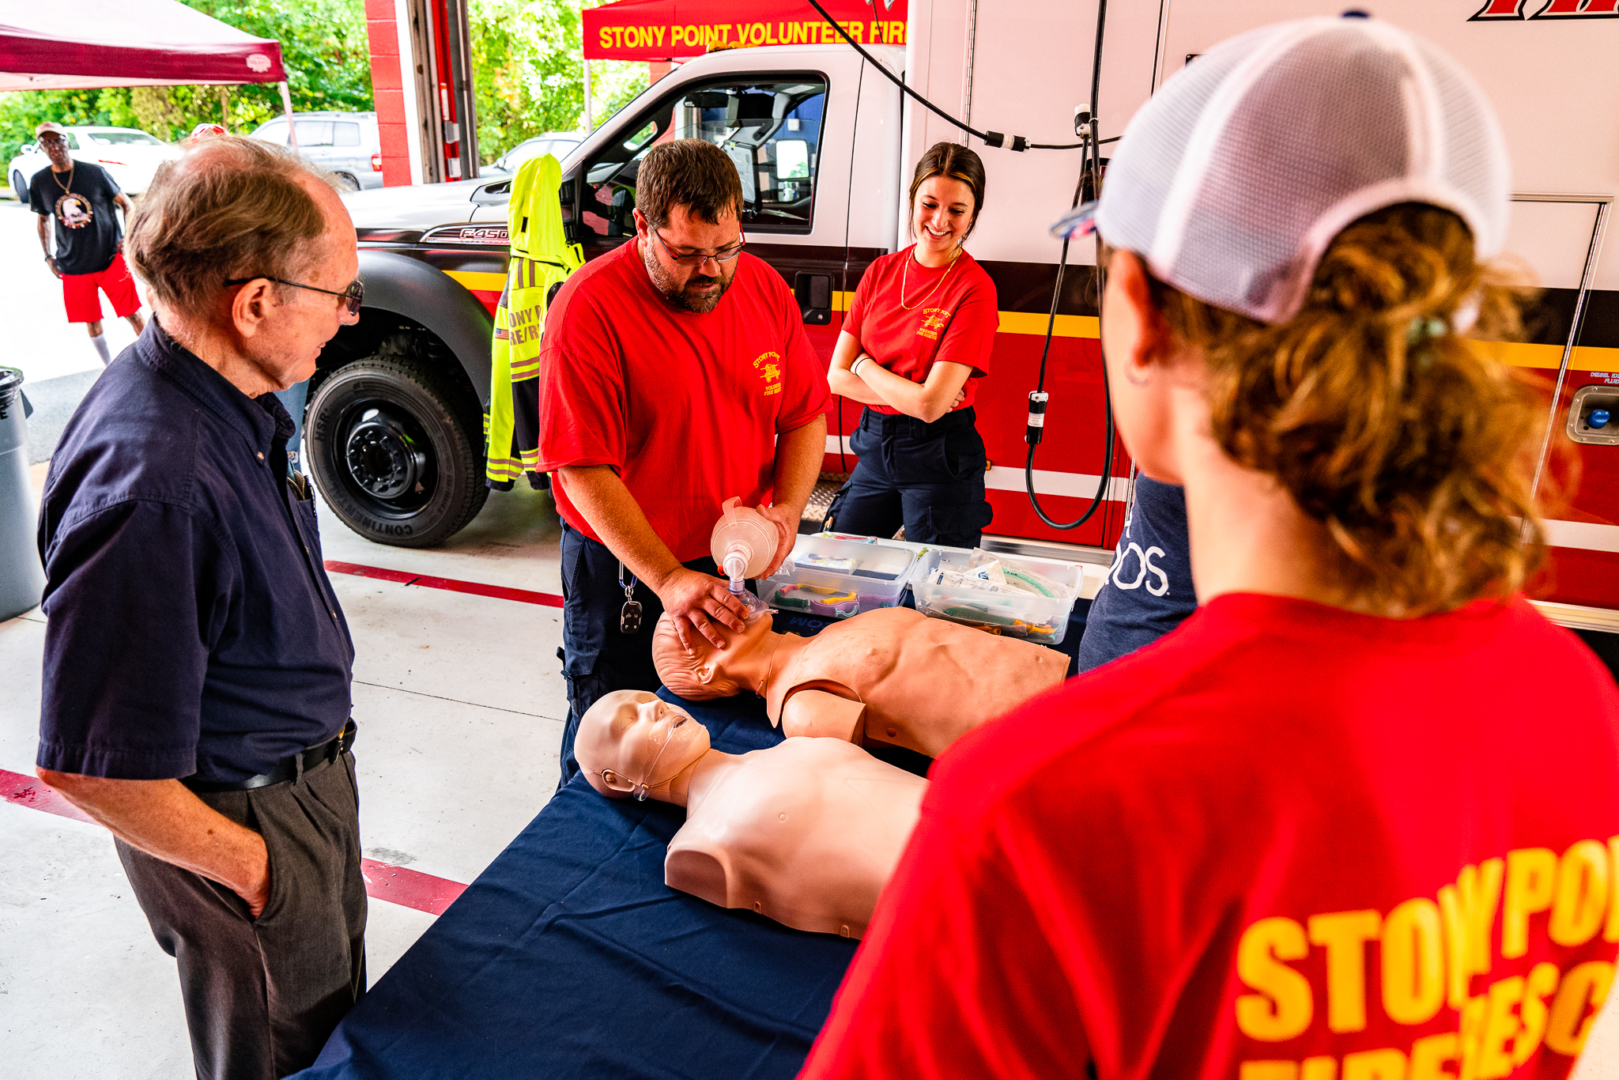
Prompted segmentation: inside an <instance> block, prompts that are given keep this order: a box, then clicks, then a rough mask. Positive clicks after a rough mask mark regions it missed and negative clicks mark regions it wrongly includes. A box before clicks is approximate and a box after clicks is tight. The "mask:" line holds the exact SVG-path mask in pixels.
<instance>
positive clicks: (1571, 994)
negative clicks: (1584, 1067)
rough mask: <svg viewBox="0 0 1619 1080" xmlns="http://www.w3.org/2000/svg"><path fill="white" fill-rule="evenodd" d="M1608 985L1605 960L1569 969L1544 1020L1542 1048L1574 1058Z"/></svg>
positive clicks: (1610, 978)
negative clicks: (1543, 1045)
mask: <svg viewBox="0 0 1619 1080" xmlns="http://www.w3.org/2000/svg"><path fill="white" fill-rule="evenodd" d="M1612 984H1613V965H1612V964H1610V963H1608V962H1607V961H1606V960H1591V961H1588V962H1586V963H1584V964H1580V965H1578V966H1576V967H1574V968H1572V969H1570V970H1569V972H1568V974H1567V975H1564V976H1563V984H1562V985H1561V986H1559V987H1558V988H1557V998H1556V1000H1554V1001H1553V1002H1552V1010H1551V1015H1550V1016H1549V1017H1548V1018H1547V1020H1546V1038H1545V1041H1546V1047H1547V1048H1548V1049H1550V1050H1555V1051H1557V1052H1558V1053H1559V1054H1567V1055H1568V1056H1569V1057H1575V1056H1576V1055H1578V1054H1579V1052H1580V1050H1581V1049H1582V1048H1583V1047H1584V1046H1585V1037H1586V1036H1587V1035H1589V1034H1590V1033H1591V1022H1592V1021H1593V1020H1595V1019H1596V1010H1597V1009H1599V1008H1601V1007H1602V1003H1603V1002H1604V1001H1606V1000H1607V999H1608V987H1609V986H1611V985H1612Z"/></svg>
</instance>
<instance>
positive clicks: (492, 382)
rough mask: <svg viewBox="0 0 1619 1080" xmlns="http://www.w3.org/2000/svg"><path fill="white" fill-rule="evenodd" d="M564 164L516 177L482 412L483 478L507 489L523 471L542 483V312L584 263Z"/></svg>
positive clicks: (544, 160)
mask: <svg viewBox="0 0 1619 1080" xmlns="http://www.w3.org/2000/svg"><path fill="white" fill-rule="evenodd" d="M561 183H562V167H561V166H560V165H559V164H558V163H557V159H556V158H554V157H552V156H551V155H550V154H543V155H541V156H540V157H537V158H531V159H529V160H528V161H525V162H524V163H523V167H522V168H520V169H519V170H518V171H517V177H516V179H514V180H513V181H512V197H511V202H510V203H508V204H507V218H506V233H507V236H508V237H509V240H510V243H511V261H510V262H509V263H508V264H507V266H506V288H505V290H504V291H502V292H501V294H500V306H499V307H497V308H496V309H495V339H494V342H493V347H492V348H491V350H490V352H491V361H492V363H491V370H490V375H489V411H488V412H486V413H485V414H484V432H485V435H486V437H487V446H488V455H489V463H488V467H487V479H486V482H487V483H488V485H489V486H490V487H492V488H496V489H499V490H501V491H506V490H509V489H510V488H511V486H512V484H513V482H514V481H516V479H517V478H518V477H519V476H521V475H522V474H523V473H525V472H526V473H528V474H529V482H530V483H532V484H533V485H534V486H535V487H541V486H543V483H544V480H543V478H542V477H541V476H540V474H539V473H538V472H537V471H536V469H535V467H536V466H537V465H538V464H539V445H540V438H539V421H540V404H539V382H538V377H539V374H540V338H541V335H542V333H543V332H544V330H545V310H546V307H547V305H549V304H550V302H551V299H552V297H554V296H555V295H556V290H557V289H558V288H560V287H561V286H562V283H563V282H564V281H566V280H567V278H568V275H569V274H571V273H573V272H574V271H575V270H577V269H579V267H580V266H582V265H584V261H585V258H584V252H583V250H582V249H581V248H580V247H579V245H578V244H569V243H568V241H567V236H566V234H565V233H564V232H563V228H562V204H561V203H560V202H559V201H558V199H557V188H558V187H559V186H560V185H561Z"/></svg>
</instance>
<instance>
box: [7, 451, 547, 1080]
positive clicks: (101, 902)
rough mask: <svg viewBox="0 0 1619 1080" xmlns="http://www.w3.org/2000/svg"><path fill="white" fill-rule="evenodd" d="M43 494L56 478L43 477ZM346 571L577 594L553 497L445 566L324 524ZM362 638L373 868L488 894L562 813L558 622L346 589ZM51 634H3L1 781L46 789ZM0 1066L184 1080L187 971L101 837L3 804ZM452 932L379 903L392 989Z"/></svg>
mask: <svg viewBox="0 0 1619 1080" xmlns="http://www.w3.org/2000/svg"><path fill="white" fill-rule="evenodd" d="M33 472H34V474H35V476H34V480H35V490H36V491H37V490H38V487H39V484H40V483H41V481H42V480H43V467H42V466H40V467H36V468H35V469H34V470H33ZM320 520H321V529H322V541H323V544H324V546H325V553H326V556H327V558H329V559H333V560H339V561H344V562H351V563H358V564H361V565H367V566H378V567H384V568H388V569H393V570H403V571H409V572H413V573H432V574H434V575H437V576H440V577H449V578H459V579H462V580H469V581H478V582H483V583H487V584H495V585H504V586H508V587H514V588H519V589H525V590H530V591H537V592H546V593H553V594H554V593H558V592H559V591H560V582H559V580H558V577H557V536H558V532H557V521H556V515H555V512H554V510H553V509H552V506H551V502H550V498H549V496H547V495H545V494H543V493H540V492H534V491H529V490H525V489H519V490H516V491H513V492H511V493H508V494H504V495H502V494H495V495H492V496H491V497H490V499H489V502H488V504H487V505H486V507H485V509H484V511H483V513H482V514H481V515H480V516H479V517H478V518H477V520H476V521H474V522H473V523H472V524H471V525H470V526H468V527H467V528H466V529H465V530H464V531H462V532H461V533H460V534H459V535H458V536H456V537H455V538H454V539H453V540H452V541H451V542H450V544H448V545H446V546H445V547H443V548H440V549H437V550H434V551H431V552H415V551H407V550H404V549H401V548H390V547H384V546H381V545H376V544H372V543H370V542H368V541H366V540H363V539H361V538H360V537H358V536H356V535H355V534H354V533H352V532H350V531H349V530H348V529H346V528H344V527H343V526H342V525H341V524H340V523H339V522H338V521H337V520H336V518H335V517H334V516H333V515H332V514H330V513H329V512H327V511H326V508H325V507H324V505H323V506H322V507H321V515H320ZM332 583H333V586H334V587H335V588H336V590H337V594H338V598H339V599H340V600H341V602H342V604H343V609H344V612H345V614H346V615H347V617H348V620H349V625H350V627H351V628H352V630H353V634H354V641H355V651H356V660H355V668H354V676H355V685H354V716H355V719H356V720H357V721H358V723H359V725H360V735H359V739H358V742H357V744H356V746H355V760H356V763H357V765H358V770H359V775H360V785H361V815H360V820H361V834H362V836H363V838H364V840H363V842H364V847H365V853H366V855H367V856H369V857H371V858H374V859H378V860H381V861H383V862H387V863H391V864H394V865H396V866H402V867H406V868H408V869H410V870H413V871H419V872H421V873H425V874H431V875H434V876H436V877H441V878H447V879H450V880H451V881H456V882H462V883H465V882H469V881H471V880H472V879H473V878H475V877H476V876H477V875H478V874H479V873H480V872H481V871H482V870H483V868H484V867H485V866H487V865H488V864H489V862H490V861H491V860H492V859H493V858H494V857H495V855H497V854H498V853H499V852H500V850H501V849H502V848H504V847H505V846H506V844H507V843H508V842H509V841H510V840H511V838H512V837H513V836H515V835H516V834H517V833H518V831H519V830H521V829H522V828H523V826H524V825H526V824H528V822H529V821H530V820H531V819H532V818H533V816H534V815H535V814H536V813H537V812H538V811H539V810H540V808H541V807H542V806H544V805H545V802H546V800H547V799H548V798H549V797H550V795H551V792H552V789H553V788H555V786H556V777H557V748H558V744H559V743H560V741H561V738H562V719H563V717H564V716H565V715H566V707H565V704H564V700H565V699H564V691H563V683H562V677H561V675H560V674H559V673H558V671H559V668H560V664H559V663H558V662H557V660H556V650H557V647H558V646H559V645H560V644H561V643H562V630H561V623H560V615H561V612H560V610H559V609H556V608H551V607H543V606H537V605H534V604H527V603H518V602H514V601H509V600H497V599H491V598H488V597H482V596H470V595H463V594H459V593H454V592H446V591H442V590H436V589H425V588H419V587H414V586H407V585H398V584H392V583H388V582H381V581H375V580H371V579H366V578H361V577H353V576H347V575H341V574H334V575H332ZM44 630H45V623H44V619H43V617H42V616H41V615H40V614H39V613H38V612H37V611H34V612H30V613H28V614H25V615H23V616H21V617H20V618H16V619H12V620H10V621H8V622H3V623H0V672H4V673H5V676H6V684H5V688H4V692H3V693H0V769H4V770H8V771H10V772H12V773H21V774H24V775H32V772H33V762H34V751H35V746H36V741H37V734H38V731H37V729H38V723H39V695H40V656H41V651H42V648H43V642H44ZM0 864H3V865H5V866H6V867H7V873H5V874H4V875H0V1048H3V1050H0V1057H3V1059H4V1061H5V1063H6V1066H7V1070H8V1071H9V1072H12V1073H14V1074H15V1075H23V1074H26V1073H34V1074H38V1075H51V1076H57V1077H62V1078H64V1080H66V1078H73V1077H98V1078H99V1077H112V1076H116V1077H127V1078H132V1080H133V1078H144V1077H154V1078H156V1077H182V1076H189V1075H191V1065H190V1048H189V1044H188V1043H187V1040H186V1031H185V1020H184V1016H183V1014H182V1012H181V1008H180V996H179V986H178V983H177V981H176V979H175V974H174V964H173V961H172V960H170V959H169V958H168V957H167V956H165V955H164V954H163V953H162V952H161V951H160V950H159V949H158V947H157V945H156V944H155V943H154V942H153V941H152V936H151V932H150V930H149V929H148V928H147V926H146V922H145V919H144V917H143V916H142V915H141V912H140V909H139V907H138V906H137V905H136V903H135V900H134V898H133V897H132V896H131V895H130V892H129V887H128V884H127V883H126V882H125V880H124V876H123V871H122V869H121V868H120V867H119V865H118V860H117V857H116V856H115V855H114V853H113V848H112V841H111V839H110V838H109V837H108V834H107V833H106V832H105V831H104V830H103V829H101V828H99V827H98V826H95V825H90V824H86V823H82V822H79V821H74V820H70V819H67V818H63V817H58V816H54V815H51V814H47V813H41V812H40V811H38V810H35V809H31V808H27V807H24V806H20V805H14V804H11V803H3V804H0ZM433 918H434V917H433V916H432V915H429V914H426V913H424V912H422V911H418V910H413V909H412V908H409V907H403V906H398V905H396V904H392V903H386V902H377V901H376V900H373V902H372V904H371V906H370V923H369V928H368V931H367V934H366V951H367V961H368V964H369V969H370V975H371V978H372V980H373V981H375V979H376V978H378V977H379V976H381V975H382V973H383V972H384V971H386V970H387V969H388V967H389V966H390V965H391V964H392V963H393V961H394V960H395V959H397V958H398V957H399V955H400V954H401V953H403V952H404V951H405V950H406V949H407V948H409V947H410V945H411V943H412V942H414V941H415V940H416V938H417V937H418V936H420V935H421V933H422V932H423V931H424V930H426V929H427V927H428V926H430V925H431V924H432V921H433Z"/></svg>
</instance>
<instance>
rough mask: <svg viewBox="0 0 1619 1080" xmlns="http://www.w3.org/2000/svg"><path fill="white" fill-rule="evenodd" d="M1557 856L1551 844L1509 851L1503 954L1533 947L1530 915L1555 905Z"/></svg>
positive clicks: (1516, 954) (1503, 905)
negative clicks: (1530, 933)
mask: <svg viewBox="0 0 1619 1080" xmlns="http://www.w3.org/2000/svg"><path fill="white" fill-rule="evenodd" d="M1556 888H1557V856H1556V854H1554V853H1553V852H1552V851H1551V850H1550V849H1548V848H1519V849H1518V850H1517V851H1509V852H1507V885H1506V892H1505V893H1504V894H1503V896H1502V898H1501V955H1502V957H1504V958H1505V959H1508V960H1511V959H1514V958H1516V957H1519V956H1522V955H1523V954H1524V953H1526V952H1528V951H1529V916H1531V915H1533V914H1535V913H1537V912H1541V911H1545V910H1546V909H1547V908H1549V907H1551V906H1552V893H1553V891H1554V890H1555V889H1556Z"/></svg>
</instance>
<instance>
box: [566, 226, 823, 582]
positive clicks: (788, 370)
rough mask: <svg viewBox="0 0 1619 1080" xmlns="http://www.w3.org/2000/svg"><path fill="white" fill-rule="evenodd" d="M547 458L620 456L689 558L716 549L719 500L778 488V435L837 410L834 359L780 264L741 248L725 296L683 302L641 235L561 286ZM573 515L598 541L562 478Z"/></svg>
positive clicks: (618, 461) (759, 499) (594, 460)
mask: <svg viewBox="0 0 1619 1080" xmlns="http://www.w3.org/2000/svg"><path fill="white" fill-rule="evenodd" d="M539 382H540V391H539V397H540V408H539V412H540V445H539V454H540V462H539V469H540V470H541V471H545V472H549V471H551V470H554V469H559V468H561V467H562V466H564V465H611V466H612V467H613V468H614V469H615V470H616V471H617V472H618V475H619V477H620V478H621V479H622V480H623V481H624V484H625V486H626V487H628V488H629V489H630V494H631V495H633V496H635V501H636V502H637V503H639V504H640V506H641V509H642V510H643V511H644V512H645V513H646V516H647V520H648V521H649V522H650V523H651V525H652V530H653V532H655V533H657V534H658V537H659V538H660V539H661V540H662V541H663V542H664V543H665V544H668V545H669V549H670V550H671V551H673V552H674V555H675V558H677V559H679V560H680V561H681V562H689V561H690V560H692V559H697V558H701V557H702V556H704V555H706V554H708V538H709V533H710V532H711V531H712V530H713V528H714V522H715V521H717V520H719V517H720V504H721V503H722V502H724V501H725V500H726V499H728V498H730V497H731V496H733V495H735V496H739V497H740V498H741V499H742V505H744V506H757V505H759V504H761V503H763V502H766V501H768V500H769V499H770V497H771V494H772V481H773V477H774V474H775V456H776V448H775V440H776V436H777V435H778V434H780V433H782V432H787V431H792V430H793V429H794V428H799V427H803V426H804V425H805V424H808V423H810V422H811V421H813V420H814V419H815V418H816V417H817V416H819V415H821V414H822V413H823V412H825V410H826V406H827V398H828V394H827V388H826V365H825V363H823V362H822V361H821V359H820V357H818V356H816V355H815V352H814V350H813V349H811V347H810V344H809V340H808V339H807V338H806V337H805V336H804V324H803V317H802V315H801V314H800V312H799V310H798V305H797V304H796V303H795V302H794V301H793V297H792V293H791V292H789V291H788V289H787V283H786V282H784V281H782V279H781V275H780V274H778V273H776V271H774V270H773V269H771V268H770V266H769V264H767V263H764V262H761V261H760V260H759V259H757V258H755V257H753V256H752V255H749V254H747V253H745V252H744V253H743V254H742V255H741V256H739V257H738V259H737V268H736V277H735V278H734V279H733V280H732V282H731V285H730V287H729V288H728V289H727V290H726V292H725V295H724V296H723V297H721V298H720V302H719V306H717V307H716V308H715V309H714V310H713V311H711V312H708V313H707V314H705V315H698V314H695V313H693V312H689V311H680V310H677V309H676V308H675V307H673V306H672V305H671V304H670V303H669V302H668V301H667V300H665V299H664V298H663V294H662V293H660V292H658V290H657V288H656V287H655V286H653V284H652V281H651V279H650V278H648V277H647V273H646V267H645V265H644V264H643V263H642V262H641V256H640V253H639V252H638V251H637V249H636V245H635V242H634V241H633V240H632V241H630V242H629V243H627V244H624V245H623V246H621V247H620V248H619V249H618V250H617V251H613V252H610V253H609V254H606V255H603V256H601V257H600V258H598V259H596V260H594V261H592V262H590V263H588V264H586V265H585V266H584V267H583V268H581V269H580V270H578V271H576V272H575V273H574V274H573V275H572V276H571V277H569V278H568V280H567V282H566V283H565V284H564V285H563V286H562V289H561V291H560V292H558V293H557V297H556V301H555V302H554V303H553V304H552V305H551V308H550V311H549V312H548V313H547V315H546V320H545V342H544V344H543V346H542V347H541V349H540V375H539ZM552 492H553V494H554V495H555V497H556V501H557V510H558V512H560V513H561V515H562V516H563V518H565V519H566V520H567V522H568V524H570V525H572V526H573V527H574V528H576V529H578V530H579V531H580V532H582V533H584V534H585V535H586V536H589V537H591V538H592V539H595V540H600V539H601V537H599V536H597V535H596V533H595V531H594V530H593V529H591V527H590V525H589V523H588V522H586V521H585V519H584V515H582V514H580V513H579V512H578V510H577V509H575V508H574V505H573V503H572V502H570V501H569V499H568V494H567V491H566V490H565V489H564V488H563V486H562V485H560V484H559V485H557V486H556V487H554V488H553V489H552Z"/></svg>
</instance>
